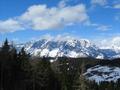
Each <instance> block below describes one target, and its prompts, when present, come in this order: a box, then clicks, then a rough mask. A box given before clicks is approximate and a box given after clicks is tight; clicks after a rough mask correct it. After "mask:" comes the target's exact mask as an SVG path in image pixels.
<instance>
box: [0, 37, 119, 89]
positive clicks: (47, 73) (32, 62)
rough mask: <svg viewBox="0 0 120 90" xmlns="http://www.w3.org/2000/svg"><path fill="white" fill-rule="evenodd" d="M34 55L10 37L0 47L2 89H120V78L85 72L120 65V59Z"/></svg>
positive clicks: (0, 85)
mask: <svg viewBox="0 0 120 90" xmlns="http://www.w3.org/2000/svg"><path fill="white" fill-rule="evenodd" d="M50 59H54V58H45V57H43V58H35V57H30V55H29V54H27V53H26V52H25V50H24V48H22V49H21V51H20V52H17V50H16V49H15V48H14V46H12V45H9V43H8V41H7V39H6V41H5V42H4V44H3V46H2V47H1V48H0V90H120V80H118V81H117V82H100V83H99V84H98V83H96V82H95V81H88V80H87V79H86V78H85V77H84V75H83V73H84V72H85V71H86V69H87V68H90V67H92V66H95V65H98V64H99V65H108V66H117V67H120V59H114V60H96V59H93V58H67V57H59V58H58V59H57V61H55V62H53V63H50V62H49V60H50Z"/></svg>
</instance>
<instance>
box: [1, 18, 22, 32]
mask: <svg viewBox="0 0 120 90" xmlns="http://www.w3.org/2000/svg"><path fill="white" fill-rule="evenodd" d="M23 29H24V28H23V27H22V26H21V25H20V23H19V22H18V21H16V20H14V19H8V20H5V21H0V33H6V32H15V31H17V30H23Z"/></svg>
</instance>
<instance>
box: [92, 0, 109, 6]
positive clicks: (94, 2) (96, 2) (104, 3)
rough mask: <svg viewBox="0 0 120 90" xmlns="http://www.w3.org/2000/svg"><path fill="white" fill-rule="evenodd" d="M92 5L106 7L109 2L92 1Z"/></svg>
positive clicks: (104, 0)
mask: <svg viewBox="0 0 120 90" xmlns="http://www.w3.org/2000/svg"><path fill="white" fill-rule="evenodd" d="M91 4H92V5H100V6H104V5H106V4H107V0H91Z"/></svg>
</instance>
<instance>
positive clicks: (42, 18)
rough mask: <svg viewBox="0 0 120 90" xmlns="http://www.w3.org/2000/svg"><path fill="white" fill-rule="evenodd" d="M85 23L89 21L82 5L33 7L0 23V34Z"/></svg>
mask: <svg viewBox="0 0 120 90" xmlns="http://www.w3.org/2000/svg"><path fill="white" fill-rule="evenodd" d="M63 4H64V2H63ZM14 18H15V19H14ZM87 21H89V16H88V15H87V11H86V7H85V5H84V4H78V5H75V6H65V5H64V7H59V6H58V7H47V5H33V6H31V7H29V8H28V9H27V11H26V12H25V13H23V14H22V15H20V16H18V17H13V19H8V20H5V21H0V32H2V33H5V32H15V31H18V30H22V29H28V28H30V29H33V30H49V29H55V28H61V27H65V26H69V25H74V24H76V23H79V24H84V23H85V22H87Z"/></svg>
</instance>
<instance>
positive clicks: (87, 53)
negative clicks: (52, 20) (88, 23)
mask: <svg viewBox="0 0 120 90" xmlns="http://www.w3.org/2000/svg"><path fill="white" fill-rule="evenodd" d="M22 46H23V45H22ZM17 47H21V46H20V45H18V46H17ZM24 47H25V50H26V51H27V52H28V53H30V54H31V55H33V56H46V57H47V56H49V57H62V56H66V57H93V58H104V54H102V53H101V51H100V50H99V48H98V47H96V46H95V45H93V44H91V43H90V41H88V40H84V39H81V40H77V39H67V40H47V39H40V40H38V41H34V42H28V43H26V44H25V45H24Z"/></svg>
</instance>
